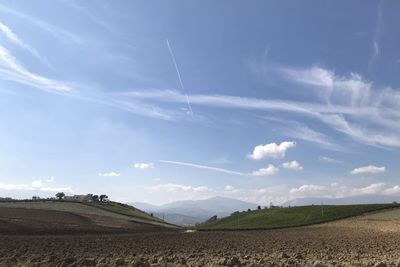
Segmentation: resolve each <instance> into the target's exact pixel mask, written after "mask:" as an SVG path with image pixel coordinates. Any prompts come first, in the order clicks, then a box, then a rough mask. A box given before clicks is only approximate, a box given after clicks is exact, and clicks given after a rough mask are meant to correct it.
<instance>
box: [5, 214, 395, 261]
mask: <svg viewBox="0 0 400 267" xmlns="http://www.w3.org/2000/svg"><path fill="white" fill-rule="evenodd" d="M0 214H1V216H0V217H1V218H2V219H4V218H5V217H7V216H6V215H3V210H0ZM47 215H49V214H47ZM35 216H36V215H35ZM63 216H65V217H62V218H63V219H57V220H59V222H61V223H64V224H65V225H71V224H72V225H74V224H77V222H79V224H78V225H80V227H86V225H88V224H89V225H91V222H90V219H89V221H88V220H87V218H81V217H79V216H78V217H74V216H75V215H71V217H68V215H63ZM27 218H29V217H28V216H27ZM52 218H53V217H52ZM60 218H61V217H60ZM38 219H40V218H38ZM36 223H39V224H40V223H41V222H40V220H39V221H38V222H36ZM2 225H3V224H2ZM9 225H12V224H9ZM55 225H57V224H55ZM136 226H137V227H139V228H138V229H140V227H142V226H138V225H135V227H136ZM52 227H53V226H52ZM96 227H100V226H96ZM3 228H4V225H3V226H2V229H3ZM50 228H51V227H50ZM50 228H46V229H50ZM57 229H58V228H57ZM102 229H103V228H102V227H100V232H98V233H96V234H93V232H92V234H86V235H71V234H69V235H66V234H63V235H49V234H46V235H26V234H23V235H22V234H21V235H2V236H0V266H3V265H4V266H16V265H18V264H20V265H24V266H96V265H97V266H186V265H189V266H400V262H398V260H399V259H400V225H399V222H398V221H376V220H374V221H372V220H363V219H349V220H343V221H337V222H332V223H327V224H321V225H316V226H310V227H299V228H291V229H281V230H270V231H267V230H266V231H243V232H194V233H183V232H177V231H169V232H156V230H159V229H143V228H141V229H142V233H139V232H138V231H137V230H134V227H132V229H131V230H132V231H133V232H135V231H136V233H120V232H117V233H110V232H107V231H103V230H102ZM106 229H108V228H106ZM95 230H97V228H96V229H95ZM21 233H23V231H22V232H21ZM50 233H54V231H53V230H51V231H50ZM377 264H380V265H377Z"/></svg>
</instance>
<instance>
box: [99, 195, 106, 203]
mask: <svg viewBox="0 0 400 267" xmlns="http://www.w3.org/2000/svg"><path fill="white" fill-rule="evenodd" d="M107 200H108V196H107V195H100V202H105V201H107Z"/></svg>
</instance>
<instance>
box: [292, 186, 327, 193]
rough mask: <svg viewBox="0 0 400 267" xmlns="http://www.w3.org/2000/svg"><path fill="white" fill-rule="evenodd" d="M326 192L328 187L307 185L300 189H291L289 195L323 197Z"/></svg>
mask: <svg viewBox="0 0 400 267" xmlns="http://www.w3.org/2000/svg"><path fill="white" fill-rule="evenodd" d="M325 190H326V186H323V185H314V184H305V185H302V186H300V187H298V188H292V189H290V191H289V193H290V194H292V195H305V196H308V195H321V194H323V192H324V191H325Z"/></svg>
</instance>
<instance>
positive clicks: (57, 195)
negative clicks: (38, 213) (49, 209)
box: [56, 192, 65, 200]
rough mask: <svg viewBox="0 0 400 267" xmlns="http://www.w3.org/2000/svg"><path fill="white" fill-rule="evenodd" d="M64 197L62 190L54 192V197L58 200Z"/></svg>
mask: <svg viewBox="0 0 400 267" xmlns="http://www.w3.org/2000/svg"><path fill="white" fill-rule="evenodd" d="M64 197H65V194H64V192H58V193H57V194H56V198H58V200H61V199H63V198H64Z"/></svg>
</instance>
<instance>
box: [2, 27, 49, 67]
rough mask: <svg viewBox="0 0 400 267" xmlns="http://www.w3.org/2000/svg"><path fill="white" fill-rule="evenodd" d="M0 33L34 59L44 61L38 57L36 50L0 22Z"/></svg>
mask: <svg viewBox="0 0 400 267" xmlns="http://www.w3.org/2000/svg"><path fill="white" fill-rule="evenodd" d="M0 32H1V33H2V34H3V36H5V37H6V38H7V40H9V41H10V42H11V43H13V44H15V45H17V46H19V47H21V48H23V49H25V50H27V51H28V52H29V53H31V54H32V55H33V56H34V57H36V58H38V59H39V60H41V61H44V59H43V58H42V57H41V56H40V55H39V53H38V52H37V51H36V49H34V48H33V47H31V46H30V45H29V44H27V43H25V42H24V41H22V40H21V39H20V38H19V37H18V36H17V35H16V34H15V33H14V32H13V31H12V30H11V29H10V28H9V27H8V26H7V25H5V24H4V23H2V22H1V21H0Z"/></svg>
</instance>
